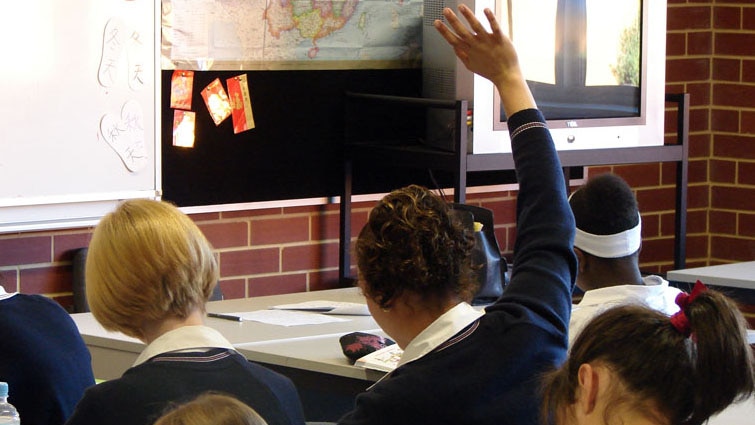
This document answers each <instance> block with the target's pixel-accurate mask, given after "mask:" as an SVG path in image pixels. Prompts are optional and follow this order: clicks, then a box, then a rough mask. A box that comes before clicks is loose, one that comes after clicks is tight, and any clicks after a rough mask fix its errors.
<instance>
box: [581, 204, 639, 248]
mask: <svg viewBox="0 0 755 425" xmlns="http://www.w3.org/2000/svg"><path fill="white" fill-rule="evenodd" d="M637 216H638V217H637V218H638V222H637V225H636V226H634V227H633V228H631V229H628V230H625V231H623V232H621V233H616V234H614V235H593V234H592V233H587V232H585V231H582V230H579V229H577V232H576V234H575V235H574V246H575V247H577V248H579V249H581V250H582V251H585V252H587V253H590V254H592V255H595V256H596V257H601V258H620V257H626V256H627V255H629V254H633V253H635V252H636V251H637V250H638V249H640V242H641V241H642V217H641V216H640V215H639V214H637Z"/></svg>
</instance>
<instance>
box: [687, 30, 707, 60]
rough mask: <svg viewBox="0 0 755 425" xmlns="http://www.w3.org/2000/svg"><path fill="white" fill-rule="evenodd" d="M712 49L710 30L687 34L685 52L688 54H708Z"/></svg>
mask: <svg viewBox="0 0 755 425" xmlns="http://www.w3.org/2000/svg"><path fill="white" fill-rule="evenodd" d="M712 51H713V34H711V32H710V31H699V32H691V33H688V34H687V54H688V55H690V56H698V55H710V54H711V52H712Z"/></svg>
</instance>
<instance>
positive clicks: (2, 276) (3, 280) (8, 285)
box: [0, 270, 18, 292]
mask: <svg viewBox="0 0 755 425" xmlns="http://www.w3.org/2000/svg"><path fill="white" fill-rule="evenodd" d="M0 286H2V287H3V288H4V289H5V291H6V292H18V279H17V278H16V271H10V270H6V271H3V270H0Z"/></svg>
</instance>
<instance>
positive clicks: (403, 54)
mask: <svg viewBox="0 0 755 425" xmlns="http://www.w3.org/2000/svg"><path fill="white" fill-rule="evenodd" d="M421 43H422V0H392V1H391V0H387V1H386V0H321V1H311V0H162V54H161V58H162V59H161V61H162V63H161V66H162V69H189V70H200V71H204V70H239V69H245V70H286V69H291V70H301V69H386V68H416V67H419V66H420V61H421Z"/></svg>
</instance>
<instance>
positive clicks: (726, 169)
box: [710, 159, 737, 184]
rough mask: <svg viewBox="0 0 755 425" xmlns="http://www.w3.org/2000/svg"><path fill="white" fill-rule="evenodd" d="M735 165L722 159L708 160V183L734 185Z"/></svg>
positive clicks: (735, 176) (735, 177)
mask: <svg viewBox="0 0 755 425" xmlns="http://www.w3.org/2000/svg"><path fill="white" fill-rule="evenodd" d="M736 179H737V163H736V162H734V161H726V160H722V159H711V160H710V181H711V182H715V183H732V184H733V183H735V182H736Z"/></svg>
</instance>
